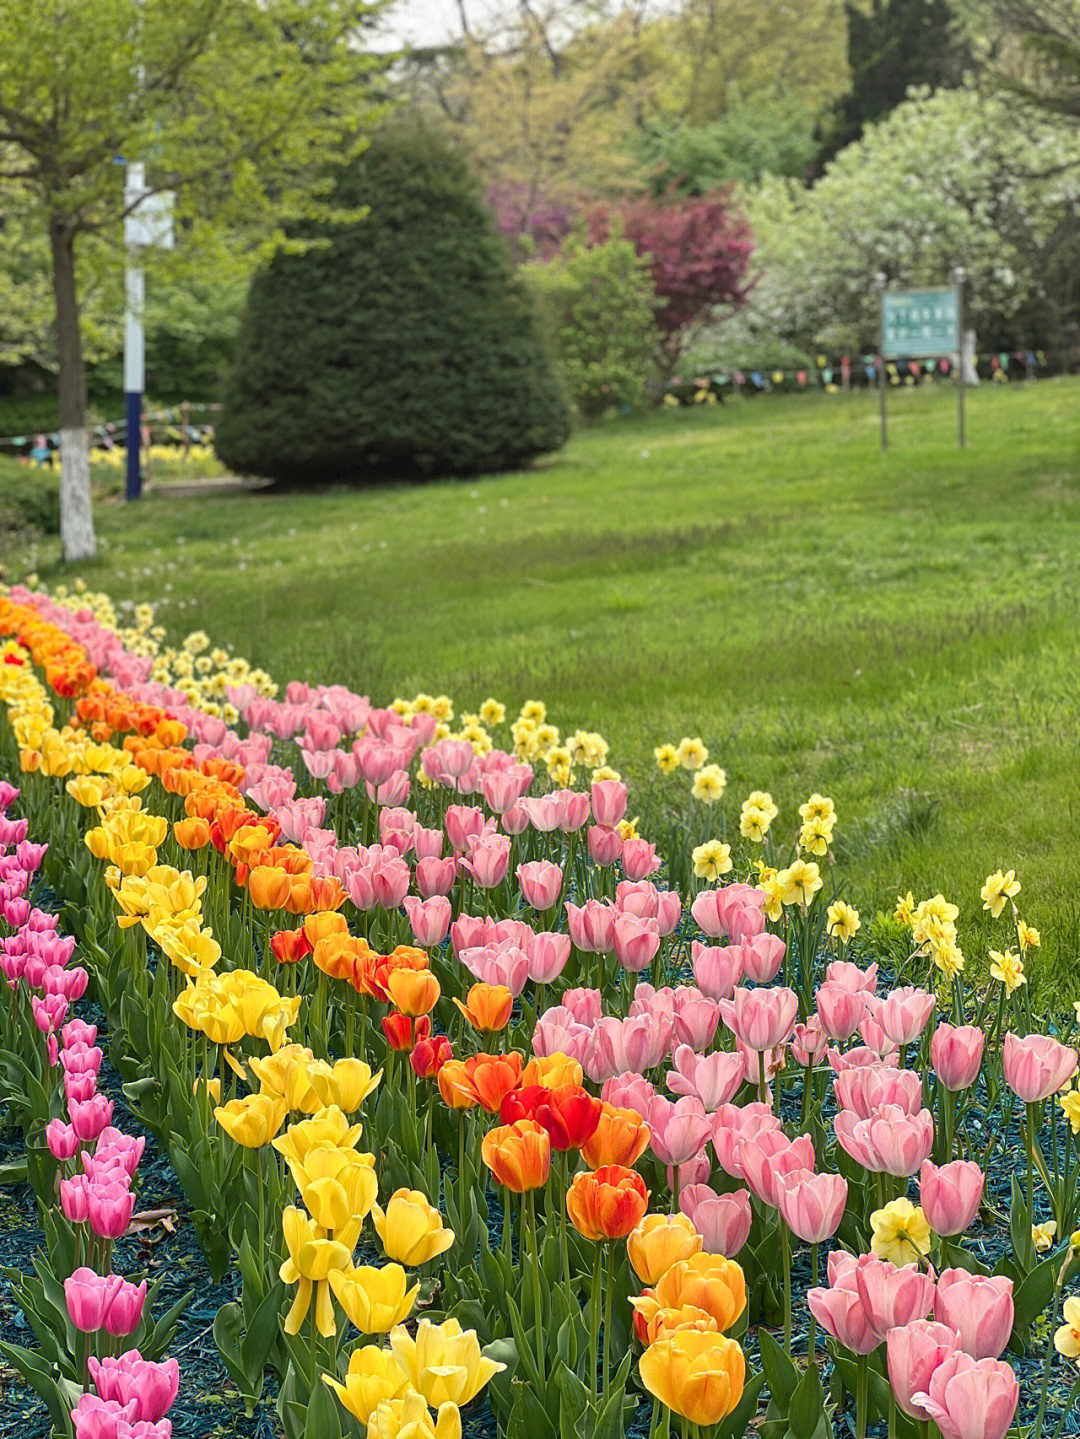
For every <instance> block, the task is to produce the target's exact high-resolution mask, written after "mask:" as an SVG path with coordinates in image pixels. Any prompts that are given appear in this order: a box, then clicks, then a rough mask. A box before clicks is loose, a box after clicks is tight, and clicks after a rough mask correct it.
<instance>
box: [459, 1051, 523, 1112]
mask: <svg viewBox="0 0 1080 1439" xmlns="http://www.w3.org/2000/svg"><path fill="white" fill-rule="evenodd" d="M465 1067H466V1069H467V1070H468V1072H469V1078H470V1080H471V1081H472V1085H473V1088H474V1089H475V1090H476V1097H477V1099H479V1101H480V1103H481V1104H482V1105H483V1107H484V1108H485V1109H486V1110H487V1112H488V1113H489V1114H498V1112H499V1109H500V1108H501V1106H502V1102H503V1100H504V1099H505V1098H506V1096H507V1095H508V1094H509V1093H510V1091H511V1090H513V1089H517V1087H518V1085H519V1084H520V1083H521V1069H522V1064H521V1055H520V1054H519V1053H518V1052H517V1050H516V1049H512V1050H511V1051H510V1053H509V1054H474V1055H473V1057H472V1058H471V1059H467V1060H466V1061H465Z"/></svg>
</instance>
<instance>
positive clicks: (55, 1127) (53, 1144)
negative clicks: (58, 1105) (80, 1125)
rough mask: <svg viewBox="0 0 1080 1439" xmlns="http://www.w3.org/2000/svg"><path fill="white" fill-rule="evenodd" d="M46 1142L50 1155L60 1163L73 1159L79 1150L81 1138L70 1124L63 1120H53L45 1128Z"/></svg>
mask: <svg viewBox="0 0 1080 1439" xmlns="http://www.w3.org/2000/svg"><path fill="white" fill-rule="evenodd" d="M45 1140H46V1142H47V1144H48V1146H49V1153H50V1154H51V1155H52V1157H53V1158H54V1159H56V1160H58V1161H59V1162H61V1163H63V1162H64V1161H65V1160H68V1159H72V1158H73V1157H74V1156H75V1154H77V1153H78V1149H79V1136H78V1135H77V1134H76V1133H75V1131H74V1129H73V1128H72V1127H71V1125H70V1124H65V1123H64V1121H63V1120H62V1119H51V1120H50V1121H49V1123H48V1124H47V1125H46V1126H45Z"/></svg>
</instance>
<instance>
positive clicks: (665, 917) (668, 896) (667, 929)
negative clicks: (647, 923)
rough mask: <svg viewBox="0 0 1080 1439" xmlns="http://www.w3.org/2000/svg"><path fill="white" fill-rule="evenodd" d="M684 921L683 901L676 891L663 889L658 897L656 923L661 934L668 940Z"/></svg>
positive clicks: (658, 893)
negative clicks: (681, 921) (682, 920)
mask: <svg viewBox="0 0 1080 1439" xmlns="http://www.w3.org/2000/svg"><path fill="white" fill-rule="evenodd" d="M681 919H682V900H681V899H680V898H679V892H678V890H675V889H661V890H659V891H657V895H656V922H657V924H658V925H659V926H660V933H661V934H662V935H663V936H664V937H665V938H666V937H667V936H668V935H669V934H674V933H675V931H676V930H677V929H678V927H679V921H680V920H681Z"/></svg>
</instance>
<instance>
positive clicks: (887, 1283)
mask: <svg viewBox="0 0 1080 1439" xmlns="http://www.w3.org/2000/svg"><path fill="white" fill-rule="evenodd" d="M854 1274H855V1286H856V1288H857V1289H858V1291H859V1298H860V1299H861V1300H862V1302H863V1307H864V1309H865V1310H866V1312H867V1314H868V1315H869V1317H870V1323H871V1324H872V1325H873V1327H874V1328H875V1329H876V1330H877V1332H878V1334H879V1335H880V1336H881V1337H882V1338H884V1337H885V1335H886V1334H887V1333H888V1331H889V1330H890V1329H895V1328H897V1327H899V1326H900V1325H903V1324H910V1323H912V1321H913V1320H916V1319H925V1318H926V1316H927V1315H928V1314H929V1313H930V1311H931V1310H932V1309H933V1307H934V1280H933V1277H932V1276H931V1275H929V1274H924V1273H923V1271H922V1270H921V1269H918V1268H917V1267H916V1266H915V1265H914V1264H906V1265H904V1266H903V1267H902V1268H897V1266H896V1265H895V1264H889V1263H888V1262H887V1261H886V1260H884V1259H878V1257H877V1256H876V1255H874V1254H863V1255H861V1256H860V1258H859V1260H858V1262H857V1263H856V1265H855V1269H854Z"/></svg>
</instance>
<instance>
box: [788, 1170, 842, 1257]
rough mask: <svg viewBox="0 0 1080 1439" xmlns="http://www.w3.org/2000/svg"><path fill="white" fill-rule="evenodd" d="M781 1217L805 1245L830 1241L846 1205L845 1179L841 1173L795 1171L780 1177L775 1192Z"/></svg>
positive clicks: (838, 1225)
mask: <svg viewBox="0 0 1080 1439" xmlns="http://www.w3.org/2000/svg"><path fill="white" fill-rule="evenodd" d="M776 1197H777V1201H778V1203H779V1207H780V1214H781V1217H782V1218H783V1220H784V1223H785V1224H786V1225H787V1227H788V1228H789V1229H790V1230H791V1232H792V1233H793V1234H797V1235H798V1237H799V1238H800V1239H801V1240H802V1241H803V1243H804V1244H820V1243H821V1242H822V1241H823V1240H825V1239H831V1238H832V1236H833V1235H834V1234H835V1233H836V1231H837V1229H838V1228H839V1227H840V1221H841V1219H843V1217H844V1206H845V1204H846V1203H847V1180H846V1179H845V1178H844V1177H843V1176H842V1175H840V1174H813V1173H812V1172H811V1171H810V1170H808V1169H794V1170H791V1171H790V1172H789V1173H787V1174H784V1175H782V1176H781V1179H780V1183H779V1185H778V1187H777V1191H776Z"/></svg>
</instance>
